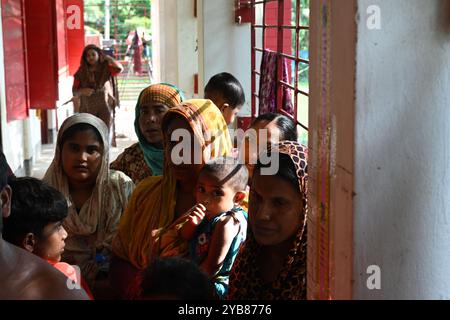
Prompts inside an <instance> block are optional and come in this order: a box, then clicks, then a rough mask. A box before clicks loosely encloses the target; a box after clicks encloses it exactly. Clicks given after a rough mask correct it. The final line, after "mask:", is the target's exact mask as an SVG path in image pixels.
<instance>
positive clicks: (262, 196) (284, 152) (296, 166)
mask: <svg viewBox="0 0 450 320" xmlns="http://www.w3.org/2000/svg"><path fill="white" fill-rule="evenodd" d="M270 152H271V153H270V156H271V159H272V160H273V159H276V158H275V157H279V158H278V159H279V165H278V170H277V172H276V174H271V175H270V174H267V173H266V174H262V170H265V169H268V168H267V167H268V166H270V165H271V164H273V161H272V162H271V163H269V164H268V165H262V164H261V163H260V162H259V161H258V164H257V165H256V166H255V171H254V176H253V180H252V185H251V189H250V202H249V225H250V230H249V232H248V236H247V240H246V242H245V244H244V246H243V248H242V249H241V251H240V252H239V254H238V256H237V258H236V261H235V263H234V265H233V269H232V271H231V276H230V289H229V295H228V298H229V299H231V300H301V299H306V235H307V232H306V218H307V203H306V194H307V189H306V180H307V149H306V147H304V146H303V145H301V144H299V143H297V142H293V141H283V142H280V143H279V144H278V145H275V147H272V148H271V151H270ZM274 186H276V188H274Z"/></svg>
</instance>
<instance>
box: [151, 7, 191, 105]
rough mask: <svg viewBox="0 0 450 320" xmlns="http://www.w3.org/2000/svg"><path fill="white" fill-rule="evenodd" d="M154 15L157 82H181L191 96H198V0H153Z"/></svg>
mask: <svg viewBox="0 0 450 320" xmlns="http://www.w3.org/2000/svg"><path fill="white" fill-rule="evenodd" d="M152 18H153V55H154V61H153V63H154V68H155V82H167V83H171V84H174V85H177V86H178V87H180V88H181V89H182V90H183V91H184V92H185V94H186V97H187V98H192V97H194V75H195V74H196V73H198V52H196V46H197V44H196V40H197V19H196V18H195V17H194V0H164V1H162V0H153V1H152Z"/></svg>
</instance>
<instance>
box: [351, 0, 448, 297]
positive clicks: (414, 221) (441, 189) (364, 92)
mask: <svg viewBox="0 0 450 320" xmlns="http://www.w3.org/2000/svg"><path fill="white" fill-rule="evenodd" d="M370 5H378V6H379V7H380V9H381V19H382V20H381V22H382V25H381V30H369V29H368V28H367V26H366V18H367V15H366V9H367V8H368V6H370ZM359 12H360V19H361V20H360V23H359V26H358V42H357V52H358V53H357V91H356V92H357V99H356V138H355V142H356V145H355V147H356V154H355V163H356V165H355V186H356V188H355V192H356V196H355V211H354V218H355V220H354V221H355V224H354V244H355V247H354V267H355V268H354V279H355V283H354V288H353V289H354V298H355V299H449V298H450V196H449V192H450V145H449V137H450V125H449V119H450V108H449V105H450V104H449V103H450V27H449V26H450V4H449V2H448V1H442V0H427V1H423V0H395V1H392V0H376V1H374V0H359ZM369 265H378V266H380V267H381V290H373V291H370V290H368V289H367V287H366V280H367V277H368V275H367V274H366V269H367V267H368V266H369Z"/></svg>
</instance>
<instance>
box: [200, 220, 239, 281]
mask: <svg viewBox="0 0 450 320" xmlns="http://www.w3.org/2000/svg"><path fill="white" fill-rule="evenodd" d="M239 227H240V226H239V221H237V220H236V219H234V218H233V217H232V216H225V217H223V218H222V219H221V220H220V221H219V222H218V223H217V225H216V227H215V228H214V232H213V235H212V239H211V244H210V246H209V252H208V256H207V257H206V259H205V260H204V261H203V262H202V264H201V265H200V267H201V268H202V270H203V271H205V272H206V273H207V274H209V275H210V276H214V275H215V274H216V273H217V272H218V271H219V270H220V268H221V267H222V264H223V262H224V260H225V258H226V256H227V254H228V251H229V250H230V247H231V244H232V243H233V239H234V237H236V235H237V234H238V232H239Z"/></svg>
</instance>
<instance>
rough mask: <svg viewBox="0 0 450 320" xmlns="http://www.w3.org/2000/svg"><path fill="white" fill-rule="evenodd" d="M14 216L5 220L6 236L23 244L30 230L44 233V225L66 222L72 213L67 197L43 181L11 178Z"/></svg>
mask: <svg viewBox="0 0 450 320" xmlns="http://www.w3.org/2000/svg"><path fill="white" fill-rule="evenodd" d="M8 184H9V185H10V186H11V189H12V198H11V215H10V216H9V217H8V218H6V219H4V221H3V238H4V239H5V240H7V241H8V242H10V243H13V244H16V245H20V242H21V238H22V237H24V236H25V235H26V234H27V233H30V232H31V233H33V234H35V235H36V236H37V237H41V236H42V232H43V230H44V228H45V227H46V226H47V225H48V224H50V223H55V222H60V221H63V220H64V219H65V218H66V217H67V214H68V206H67V200H66V198H65V197H64V196H63V195H62V193H61V192H59V191H58V190H56V189H55V188H53V187H51V186H49V185H47V184H46V183H45V182H42V181H41V180H38V179H35V178H30V177H25V178H10V179H9V182H8Z"/></svg>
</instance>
